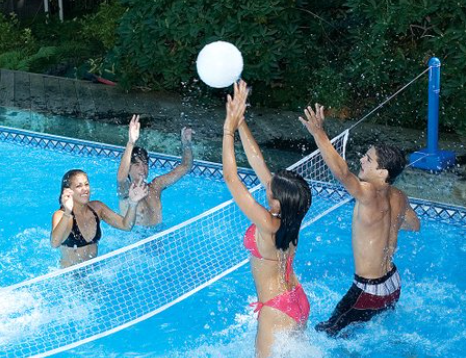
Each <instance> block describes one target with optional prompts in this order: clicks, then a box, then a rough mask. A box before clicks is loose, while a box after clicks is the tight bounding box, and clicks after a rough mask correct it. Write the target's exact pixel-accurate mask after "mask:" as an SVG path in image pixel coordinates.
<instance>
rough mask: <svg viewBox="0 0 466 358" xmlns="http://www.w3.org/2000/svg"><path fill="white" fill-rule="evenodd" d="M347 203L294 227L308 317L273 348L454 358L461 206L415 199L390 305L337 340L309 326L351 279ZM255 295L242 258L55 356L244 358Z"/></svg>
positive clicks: (461, 295) (459, 331) (460, 346)
mask: <svg viewBox="0 0 466 358" xmlns="http://www.w3.org/2000/svg"><path fill="white" fill-rule="evenodd" d="M351 210H352V204H347V205H345V206H343V207H341V208H340V209H338V210H337V211H334V212H333V213H332V215H327V216H325V217H323V218H322V219H320V220H319V221H317V222H315V223H314V224H312V225H311V226H309V227H308V228H306V229H305V230H304V231H303V232H302V233H301V237H300V244H299V245H300V247H299V252H298V255H297V257H296V264H295V267H296V271H297V273H298V275H299V278H300V281H301V283H302V284H303V286H304V288H305V290H306V292H307V293H308V295H309V298H310V303H311V316H310V320H309V327H308V329H307V331H306V332H305V338H304V339H293V338H291V339H290V338H289V337H281V339H282V343H283V345H281V348H282V352H281V353H282V355H281V356H283V357H341V358H343V357H396V358H398V357H399V358H407V357H464V352H465V350H466V342H465V335H466V333H465V329H466V322H465V313H466V312H465V304H466V293H465V292H466V278H465V276H464V274H463V268H462V265H463V262H464V258H465V256H466V243H465V242H464V238H465V235H466V229H465V225H466V219H465V215H466V210H465V209H464V208H463V209H461V208H451V207H442V206H441V205H437V206H432V203H427V202H418V203H417V204H416V211H417V212H418V214H420V215H422V216H421V221H422V230H421V232H420V233H406V232H403V233H402V234H401V237H400V239H399V249H398V253H397V255H396V260H395V262H396V264H397V266H398V268H399V270H400V274H401V277H402V285H403V288H402V293H401V298H400V301H399V303H398V306H397V309H396V310H395V311H394V312H392V313H387V314H383V315H381V316H379V317H377V318H375V319H374V320H373V321H372V322H370V323H368V324H366V325H364V326H361V327H358V328H355V329H353V331H354V332H353V334H352V335H351V336H350V338H347V339H338V340H334V339H329V338H326V337H325V336H324V335H323V334H318V333H316V332H315V331H314V330H313V328H312V326H313V325H314V324H316V323H318V322H319V321H320V320H323V319H326V318H328V315H329V314H330V313H331V311H332V310H333V308H334V306H335V304H336V303H337V302H338V300H339V299H340V298H341V296H342V295H343V294H344V293H345V292H346V290H347V288H349V285H350V283H351V280H352V274H353V268H352V262H353V261H352V260H353V259H352V253H351V237H350V219H351ZM450 216H452V217H450ZM449 217H450V218H449ZM439 253H440V255H439ZM255 299H256V297H255V289H254V284H253V282H252V279H251V276H250V272H249V266H248V265H247V266H243V267H241V268H240V269H238V270H236V271H234V272H232V273H231V274H229V275H227V276H226V277H224V278H223V279H222V280H220V281H217V282H215V283H214V284H212V285H211V286H209V287H207V288H205V289H203V290H202V291H200V292H198V293H197V294H195V295H193V296H191V297H189V298H188V299H186V300H185V301H183V302H180V303H179V304H177V305H176V306H175V307H172V308H170V309H168V310H166V311H164V312H161V313H159V314H158V315H156V316H154V317H152V318H150V319H148V320H146V321H144V322H141V323H139V324H137V325H136V326H133V327H130V328H128V329H126V330H124V331H121V332H118V333H115V334H113V335H110V336H108V337H105V338H103V339H101V340H98V341H95V342H92V343H89V344H86V345H83V346H81V347H79V348H76V349H72V350H71V351H69V352H66V353H61V354H59V355H58V356H59V357H72V356H83V357H85V356H89V355H96V356H109V357H122V356H133V357H231V358H233V357H251V358H252V357H253V349H254V348H253V347H254V339H255V333H256V320H255V318H254V316H253V313H252V309H251V308H250V307H248V306H247V304H248V303H250V302H253V301H254V300H255Z"/></svg>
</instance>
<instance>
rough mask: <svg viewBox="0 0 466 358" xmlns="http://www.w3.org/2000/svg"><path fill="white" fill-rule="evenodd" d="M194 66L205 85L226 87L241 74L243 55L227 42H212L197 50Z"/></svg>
mask: <svg viewBox="0 0 466 358" xmlns="http://www.w3.org/2000/svg"><path fill="white" fill-rule="evenodd" d="M196 68H197V73H198V74H199V77H200V78H201V80H202V81H203V82H204V83H205V84H206V85H208V86H210V87H214V88H224V87H228V86H230V85H232V84H233V83H234V82H236V81H237V80H238V79H239V78H240V76H241V72H242V71H243V56H241V52H239V50H238V49H237V48H236V47H235V45H232V44H231V43H229V42H225V41H216V42H212V43H210V44H208V45H205V46H204V48H203V49H202V50H201V52H199V55H198V56H197V61H196Z"/></svg>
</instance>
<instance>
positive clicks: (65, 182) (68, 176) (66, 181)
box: [58, 169, 87, 208]
mask: <svg viewBox="0 0 466 358" xmlns="http://www.w3.org/2000/svg"><path fill="white" fill-rule="evenodd" d="M78 174H84V175H86V176H87V174H86V172H85V171H83V170H81V169H71V170H68V171H67V172H66V173H65V175H63V178H62V179H61V189H60V196H59V197H58V204H60V208H61V206H62V205H61V196H62V194H63V190H65V189H67V188H70V187H71V180H73V178H74V177H75V176H76V175H78Z"/></svg>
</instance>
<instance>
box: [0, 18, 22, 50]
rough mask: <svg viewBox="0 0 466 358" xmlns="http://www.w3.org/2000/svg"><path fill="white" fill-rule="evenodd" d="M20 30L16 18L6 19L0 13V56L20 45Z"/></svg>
mask: <svg viewBox="0 0 466 358" xmlns="http://www.w3.org/2000/svg"><path fill="white" fill-rule="evenodd" d="M21 40H22V39H21V29H20V27H19V21H18V19H17V18H16V16H14V15H11V17H10V18H9V19H8V18H7V17H5V16H4V15H3V14H2V13H1V12H0V54H1V53H3V52H6V51H8V50H9V49H11V48H14V47H19V46H20V45H21Z"/></svg>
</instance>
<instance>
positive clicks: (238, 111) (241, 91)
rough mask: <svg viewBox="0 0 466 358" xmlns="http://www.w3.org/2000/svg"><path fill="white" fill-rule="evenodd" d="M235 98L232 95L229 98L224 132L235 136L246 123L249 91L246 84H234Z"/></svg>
mask: <svg viewBox="0 0 466 358" xmlns="http://www.w3.org/2000/svg"><path fill="white" fill-rule="evenodd" d="M233 87H234V98H231V96H230V95H228V97H227V106H226V108H227V115H226V119H225V124H224V125H223V130H224V132H225V133H229V134H233V133H234V132H236V130H237V129H238V127H239V126H240V125H241V123H243V121H244V112H245V111H246V100H247V98H248V93H249V90H248V88H247V84H246V82H244V81H243V80H240V81H239V83H235V84H234V86H233Z"/></svg>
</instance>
